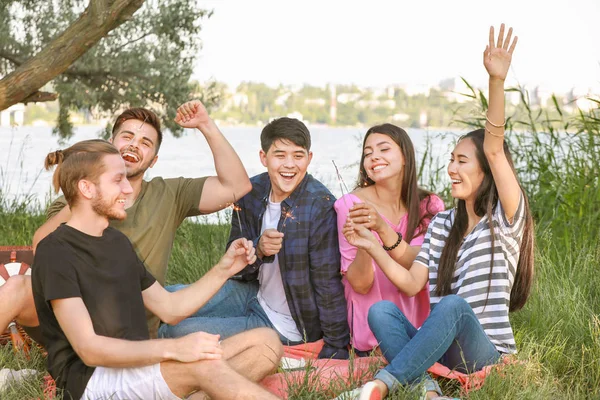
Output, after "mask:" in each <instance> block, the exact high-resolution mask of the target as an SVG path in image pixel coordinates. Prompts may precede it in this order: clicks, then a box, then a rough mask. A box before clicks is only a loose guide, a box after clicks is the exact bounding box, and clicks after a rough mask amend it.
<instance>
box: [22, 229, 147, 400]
mask: <svg viewBox="0 0 600 400" xmlns="http://www.w3.org/2000/svg"><path fill="white" fill-rule="evenodd" d="M32 271H33V272H32V286H33V297H34V300H35V308H36V309H37V313H38V318H39V320H40V326H41V327H42V334H43V337H44V343H45V344H46V350H47V351H48V360H47V362H48V371H49V372H50V375H52V377H53V378H54V380H55V381H56V384H57V386H58V387H60V388H63V389H65V390H66V392H68V394H67V393H66V394H65V399H68V398H69V395H70V396H71V397H72V398H73V399H80V398H81V396H82V395H83V392H84V390H85V387H86V385H87V383H88V381H89V379H90V377H91V376H92V373H93V372H94V368H93V367H88V366H86V365H85V364H84V363H83V361H82V360H81V359H80V358H79V356H78V355H77V353H75V350H73V347H72V346H71V344H70V343H69V342H68V340H67V337H66V336H65V334H64V332H63V331H62V329H61V327H60V325H59V324H58V321H57V320H56V317H55V315H54V312H53V311H52V307H51V305H50V300H56V299H65V298H72V297H80V298H82V299H83V302H84V304H85V306H86V308H87V310H88V312H89V314H90V317H91V320H92V323H93V325H94V331H95V332H96V334H97V335H101V336H108V337H113V338H118V339H127V340H146V339H149V334H148V326H147V324H146V315H145V312H144V302H143V299H142V291H143V290H145V289H147V288H149V287H150V286H151V285H152V284H153V283H154V282H155V279H154V277H153V276H152V275H151V274H150V273H149V272H148V271H147V270H146V268H145V267H144V264H143V263H142V262H141V261H140V260H139V259H138V257H137V255H136V253H135V251H134V250H133V247H132V245H131V243H130V242H129V240H128V239H127V237H126V236H125V235H124V234H123V233H121V232H119V231H118V230H116V229H114V228H110V227H109V228H107V229H106V230H105V231H104V232H103V234H102V236H101V237H96V236H90V235H87V234H85V233H83V232H81V231H78V230H77V229H75V228H72V227H70V226H68V225H65V224H63V225H61V226H60V227H58V229H56V231H54V232H53V233H51V234H50V235H48V236H47V237H46V238H45V239H44V240H42V241H41V242H40V244H39V245H38V247H37V251H36V253H35V258H34V260H33V266H32Z"/></svg>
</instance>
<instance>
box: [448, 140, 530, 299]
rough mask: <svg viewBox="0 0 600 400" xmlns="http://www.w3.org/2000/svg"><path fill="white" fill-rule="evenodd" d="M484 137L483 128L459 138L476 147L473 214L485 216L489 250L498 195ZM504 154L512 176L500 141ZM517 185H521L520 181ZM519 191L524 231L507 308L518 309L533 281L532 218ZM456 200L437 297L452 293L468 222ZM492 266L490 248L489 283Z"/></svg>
mask: <svg viewBox="0 0 600 400" xmlns="http://www.w3.org/2000/svg"><path fill="white" fill-rule="evenodd" d="M484 137H485V131H484V130H483V129H478V130H475V131H472V132H469V133H467V134H466V135H465V136H463V137H462V138H460V140H465V139H470V140H471V141H472V142H473V144H474V145H475V149H476V150H475V154H476V157H477V161H478V162H479V166H480V167H481V170H482V171H483V173H484V178H483V182H481V185H480V186H479V188H478V189H477V197H476V198H475V205H474V208H475V214H477V216H479V217H483V216H484V215H487V217H488V219H487V221H488V227H489V229H490V232H491V239H492V243H491V248H492V250H493V249H494V246H495V240H496V237H495V234H494V227H493V225H492V215H493V213H494V211H495V209H496V205H497V204H498V199H499V195H498V188H497V187H496V183H495V182H494V177H493V176H492V171H491V169H490V164H489V162H488V160H487V158H486V156H485V153H484V151H483V141H484ZM460 140H459V141H460ZM504 154H505V155H506V158H507V159H508V163H509V164H510V167H511V169H512V170H513V173H514V174H515V176H516V175H517V173H516V170H515V166H514V163H513V160H512V156H511V154H510V150H509V149H508V145H507V144H506V142H504ZM519 187H521V184H520V183H519ZM521 191H522V192H523V200H524V202H525V204H524V206H525V230H524V232H523V239H522V241H521V248H520V256H519V262H518V264H517V273H516V276H515V281H514V283H513V287H512V290H511V292H510V308H509V310H510V311H516V310H519V309H521V308H522V307H523V306H524V305H525V302H526V301H527V297H528V296H529V292H530V289H531V284H532V282H533V251H534V248H533V247H534V239H533V218H532V217H531V213H530V210H529V200H528V199H527V196H526V195H525V191H523V188H522V187H521ZM457 203H458V204H457V206H456V212H455V216H454V223H453V224H452V228H451V229H450V234H449V236H448V240H447V241H446V244H445V246H444V249H443V250H442V255H441V258H440V265H439V267H438V276H437V287H436V294H437V295H438V296H446V295H448V294H451V293H452V292H451V283H452V279H453V276H454V271H455V269H456V261H457V258H458V250H459V249H460V246H461V245H462V242H463V238H464V235H465V234H466V233H467V232H466V231H467V227H468V224H469V217H468V215H467V208H466V205H465V201H464V200H458V202H457ZM493 266H494V253H493V251H492V259H491V261H490V273H489V276H490V282H491V276H492V268H493ZM488 294H489V287H488Z"/></svg>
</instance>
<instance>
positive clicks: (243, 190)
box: [238, 178, 252, 199]
mask: <svg viewBox="0 0 600 400" xmlns="http://www.w3.org/2000/svg"><path fill="white" fill-rule="evenodd" d="M239 190H240V193H239V197H238V199H241V198H242V197H244V196H245V195H247V194H248V193H250V191H251V190H252V182H250V179H248V178H246V181H245V182H244V184H243V185H240V189H239Z"/></svg>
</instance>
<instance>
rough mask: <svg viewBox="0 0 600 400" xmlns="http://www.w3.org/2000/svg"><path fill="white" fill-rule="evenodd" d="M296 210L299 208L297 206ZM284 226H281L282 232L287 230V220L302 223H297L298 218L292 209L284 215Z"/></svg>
mask: <svg viewBox="0 0 600 400" xmlns="http://www.w3.org/2000/svg"><path fill="white" fill-rule="evenodd" d="M295 208H298V206H296V207H295ZM283 216H284V218H283V224H282V225H281V232H283V231H284V230H285V227H286V223H287V220H288V219H289V220H290V221H295V222H296V223H297V224H299V223H300V221H296V217H295V216H294V212H293V211H292V210H291V209H288V210H287V211H286V212H285V213H283Z"/></svg>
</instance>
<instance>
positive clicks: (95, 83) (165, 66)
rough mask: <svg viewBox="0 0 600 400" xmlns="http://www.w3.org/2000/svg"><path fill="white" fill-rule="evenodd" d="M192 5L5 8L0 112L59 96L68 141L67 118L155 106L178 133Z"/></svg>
mask: <svg viewBox="0 0 600 400" xmlns="http://www.w3.org/2000/svg"><path fill="white" fill-rule="evenodd" d="M210 15H211V12H209V11H206V10H202V9H199V8H198V6H197V5H196V2H195V1H190V0H89V1H86V0H48V1H37V0H1V1H0V76H2V75H6V76H4V77H3V78H2V79H1V80H0V110H2V109H5V108H7V107H9V106H10V105H12V104H15V103H18V102H29V101H36V100H39V99H44V98H48V97H50V98H51V97H52V94H48V93H45V92H40V91H39V90H40V89H41V88H43V87H44V85H46V84H47V83H49V86H50V88H51V89H52V90H53V91H54V92H55V93H56V94H57V95H58V99H59V108H60V112H59V121H58V123H57V128H55V130H56V131H57V132H58V133H59V134H60V135H61V136H62V137H69V136H70V135H71V134H72V132H71V130H72V129H71V125H70V123H69V111H70V110H73V109H85V110H89V111H91V112H92V113H94V112H110V113H114V112H116V111H117V110H118V109H119V108H120V107H122V106H124V105H127V106H150V107H151V108H152V109H153V110H154V111H156V112H157V113H158V114H159V115H160V116H162V117H163V120H164V121H165V124H166V126H167V127H168V128H170V129H171V131H173V132H174V133H176V134H177V133H179V132H181V129H180V128H179V127H178V126H177V125H176V124H174V123H173V122H172V119H173V117H174V116H175V110H176V108H177V106H178V105H179V104H181V103H183V102H185V101H187V100H188V99H189V96H190V93H191V92H192V91H193V90H194V87H193V86H192V85H191V84H190V83H189V81H190V76H191V73H192V70H193V62H194V59H195V56H196V54H197V53H198V51H199V50H200V47H201V41H200V37H199V33H200V30H201V27H200V20H201V19H202V18H203V17H210ZM47 86H48V85H47Z"/></svg>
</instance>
